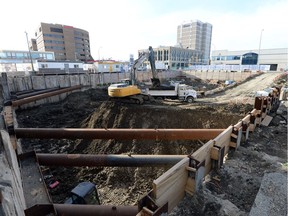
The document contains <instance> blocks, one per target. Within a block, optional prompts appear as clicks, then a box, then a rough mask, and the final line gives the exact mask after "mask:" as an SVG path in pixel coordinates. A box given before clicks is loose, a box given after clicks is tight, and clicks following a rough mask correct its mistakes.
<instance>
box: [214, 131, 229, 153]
mask: <svg viewBox="0 0 288 216" xmlns="http://www.w3.org/2000/svg"><path fill="white" fill-rule="evenodd" d="M232 130H233V126H229V127H228V128H227V129H226V130H225V131H223V132H222V133H221V134H219V135H218V136H217V137H216V138H215V139H214V145H215V146H217V147H219V148H220V149H221V148H222V147H223V146H225V147H226V146H229V142H230V139H231V133H232ZM225 154H226V153H225Z"/></svg>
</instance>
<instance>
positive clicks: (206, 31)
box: [177, 20, 212, 64]
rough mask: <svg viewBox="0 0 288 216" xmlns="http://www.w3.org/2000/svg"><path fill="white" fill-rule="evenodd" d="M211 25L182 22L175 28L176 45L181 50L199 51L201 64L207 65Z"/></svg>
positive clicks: (196, 21) (198, 22) (199, 22)
mask: <svg viewBox="0 0 288 216" xmlns="http://www.w3.org/2000/svg"><path fill="white" fill-rule="evenodd" d="M211 39H212V25H211V24H210V23H203V22H201V21H199V20H195V21H193V20H192V21H189V22H184V23H183V24H181V25H179V26H178V27H177V43H178V44H180V45H181V46H182V47H183V48H188V49H193V50H196V51H200V52H202V54H203V59H202V64H209V60H210V48H211Z"/></svg>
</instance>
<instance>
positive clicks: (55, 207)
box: [25, 204, 138, 216]
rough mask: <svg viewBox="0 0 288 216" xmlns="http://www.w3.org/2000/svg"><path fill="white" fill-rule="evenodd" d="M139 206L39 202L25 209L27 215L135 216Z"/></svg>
mask: <svg viewBox="0 0 288 216" xmlns="http://www.w3.org/2000/svg"><path fill="white" fill-rule="evenodd" d="M137 213H138V207H137V206H112V205H75V204H73V205H67V204H39V205H35V206H33V207H30V208H28V209H26V210H25V215H26V216H39V215H57V216H64V215H69V216H79V215H81V216H90V215H97V216H108V215H109V216H110V215H111V216H114V215H115V216H116V215H117V216H135V215H137Z"/></svg>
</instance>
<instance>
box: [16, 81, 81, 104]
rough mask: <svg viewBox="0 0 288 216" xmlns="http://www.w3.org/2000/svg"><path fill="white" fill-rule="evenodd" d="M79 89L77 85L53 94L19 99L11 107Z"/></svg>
mask: <svg viewBox="0 0 288 216" xmlns="http://www.w3.org/2000/svg"><path fill="white" fill-rule="evenodd" d="M80 88H81V86H80V85H77V86H73V87H70V88H65V89H61V90H58V91H53V92H48V93H44V94H40V95H35V96H31V97H27V98H23V99H20V100H16V101H12V106H13V107H17V106H20V105H23V104H26V103H30V102H33V101H36V100H40V99H43V98H47V97H51V96H55V95H58V94H62V93H65V92H69V91H73V90H76V89H80Z"/></svg>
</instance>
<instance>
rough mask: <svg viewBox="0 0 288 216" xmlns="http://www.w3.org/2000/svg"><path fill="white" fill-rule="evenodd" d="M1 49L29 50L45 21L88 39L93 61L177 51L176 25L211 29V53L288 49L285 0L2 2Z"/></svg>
mask: <svg viewBox="0 0 288 216" xmlns="http://www.w3.org/2000/svg"><path fill="white" fill-rule="evenodd" d="M0 5H1V7H0V8H1V9H0V10H1V18H2V19H1V22H0V27H1V31H0V32H1V34H0V49H12V50H27V49H28V48H27V42H26V36H25V33H24V32H25V31H27V32H28V35H29V38H30V37H34V34H35V30H36V29H37V27H38V26H39V25H40V23H41V22H44V23H56V24H63V25H70V26H74V27H76V28H80V29H84V30H87V31H88V32H89V34H90V46H91V53H92V56H93V58H94V59H98V57H99V56H100V58H101V59H102V58H112V59H115V60H128V59H129V55H130V54H133V55H134V58H137V50H139V49H146V48H148V47H149V46H152V47H158V46H160V45H163V46H174V45H175V44H176V43H177V26H178V25H180V24H182V23H183V21H189V20H196V19H197V20H200V21H202V22H208V23H211V24H212V25H213V31H212V46H211V48H212V50H220V49H228V50H252V49H258V48H259V42H260V34H261V29H264V31H263V34H262V43H261V49H270V48H288V27H287V26H288V25H287V19H288V18H287V13H288V1H287V0H241V1H240V0H217V1H214V0H101V1H100V0H90V1H89V0H82V1H75V0H70V1H66V0H49V1H39V0H9V1H8V0H3V1H1V4H0Z"/></svg>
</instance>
